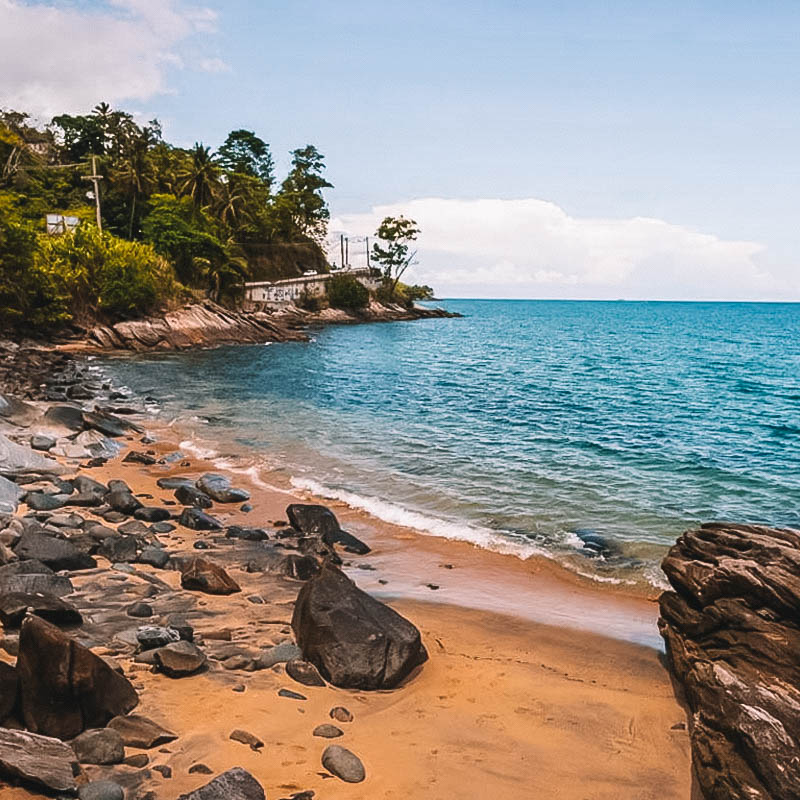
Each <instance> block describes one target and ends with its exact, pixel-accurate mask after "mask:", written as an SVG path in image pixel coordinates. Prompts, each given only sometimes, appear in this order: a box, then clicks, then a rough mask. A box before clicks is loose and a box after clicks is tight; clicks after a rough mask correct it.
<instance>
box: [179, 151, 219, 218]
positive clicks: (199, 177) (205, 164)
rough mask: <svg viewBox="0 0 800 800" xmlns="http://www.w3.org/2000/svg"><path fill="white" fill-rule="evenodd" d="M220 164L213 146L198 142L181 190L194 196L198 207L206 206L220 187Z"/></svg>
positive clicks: (184, 175)
mask: <svg viewBox="0 0 800 800" xmlns="http://www.w3.org/2000/svg"><path fill="white" fill-rule="evenodd" d="M219 177H220V171H219V166H218V164H217V163H216V161H215V160H214V156H213V155H212V154H211V148H209V147H205V146H204V145H202V144H200V143H196V144H195V146H194V149H193V150H192V151H191V153H190V158H189V162H188V164H187V165H186V167H185V171H184V173H183V175H182V178H183V183H182V184H181V191H182V192H183V194H186V195H188V196H189V197H191V198H192V201H193V202H194V205H195V207H196V208H205V207H206V206H208V205H210V203H211V200H212V199H213V197H214V195H215V194H216V192H217V189H218V188H219Z"/></svg>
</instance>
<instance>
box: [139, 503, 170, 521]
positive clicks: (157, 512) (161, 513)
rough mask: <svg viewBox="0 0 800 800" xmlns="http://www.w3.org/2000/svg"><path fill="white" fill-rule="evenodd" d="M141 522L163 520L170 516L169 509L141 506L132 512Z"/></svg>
mask: <svg viewBox="0 0 800 800" xmlns="http://www.w3.org/2000/svg"><path fill="white" fill-rule="evenodd" d="M133 516H134V517H135V518H136V519H138V520H141V521H142V522H165V521H166V520H168V519H169V518H170V513H169V510H168V509H166V508H159V507H158V506H143V507H142V508H140V509H138V510H137V511H135V512H134V513H133Z"/></svg>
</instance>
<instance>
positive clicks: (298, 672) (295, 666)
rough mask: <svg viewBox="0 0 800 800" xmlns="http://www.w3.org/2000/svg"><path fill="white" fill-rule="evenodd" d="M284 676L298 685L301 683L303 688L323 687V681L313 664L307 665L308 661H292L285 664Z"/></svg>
mask: <svg viewBox="0 0 800 800" xmlns="http://www.w3.org/2000/svg"><path fill="white" fill-rule="evenodd" d="M286 674H287V675H288V676H289V677H290V678H292V679H293V680H296V681H297V682H298V683H302V684H303V686H324V685H325V681H324V680H322V676H321V675H320V674H319V671H318V670H317V668H316V667H315V666H314V665H313V664H309V663H308V661H302V660H300V659H292V660H291V661H289V662H288V663H287V664H286Z"/></svg>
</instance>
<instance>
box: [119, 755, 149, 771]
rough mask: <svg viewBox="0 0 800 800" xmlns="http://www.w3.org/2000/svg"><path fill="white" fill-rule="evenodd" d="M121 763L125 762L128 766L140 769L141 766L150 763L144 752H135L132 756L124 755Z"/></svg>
mask: <svg viewBox="0 0 800 800" xmlns="http://www.w3.org/2000/svg"><path fill="white" fill-rule="evenodd" d="M122 763H123V764H127V765H128V766H129V767H136V769H141V768H142V767H146V766H147V765H148V764H149V763H150V758H149V757H148V755H147V754H146V753H135V754H134V755H132V756H126V758H125V759H124V761H123V762H122Z"/></svg>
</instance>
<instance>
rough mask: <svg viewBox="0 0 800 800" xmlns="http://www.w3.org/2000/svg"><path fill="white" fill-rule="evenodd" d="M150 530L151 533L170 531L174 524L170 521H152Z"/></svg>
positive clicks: (172, 529)
mask: <svg viewBox="0 0 800 800" xmlns="http://www.w3.org/2000/svg"><path fill="white" fill-rule="evenodd" d="M150 530H151V531H153V533H171V532H172V531H174V530H175V526H174V525H173V524H172V523H171V522H154V523H153V524H152V525H151V526H150Z"/></svg>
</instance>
